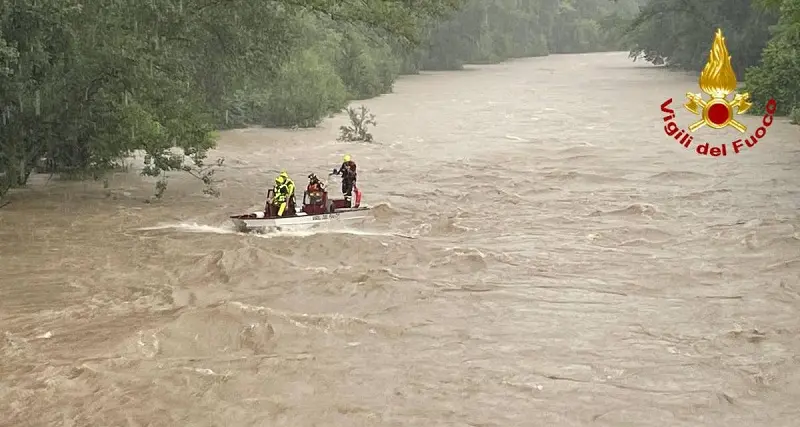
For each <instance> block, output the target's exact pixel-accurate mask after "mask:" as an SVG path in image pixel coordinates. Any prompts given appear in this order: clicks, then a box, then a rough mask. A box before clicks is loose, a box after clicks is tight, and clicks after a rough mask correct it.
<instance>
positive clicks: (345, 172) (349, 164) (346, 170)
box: [339, 160, 357, 179]
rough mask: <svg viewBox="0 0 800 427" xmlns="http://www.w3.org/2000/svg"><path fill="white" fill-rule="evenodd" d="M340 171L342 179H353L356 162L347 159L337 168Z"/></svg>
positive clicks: (355, 173)
mask: <svg viewBox="0 0 800 427" xmlns="http://www.w3.org/2000/svg"><path fill="white" fill-rule="evenodd" d="M339 170H340V171H341V172H342V178H344V179H355V178H356V175H357V172H356V162H354V161H352V160H349V161H346V162H344V163H342V167H341V168H340V169H339Z"/></svg>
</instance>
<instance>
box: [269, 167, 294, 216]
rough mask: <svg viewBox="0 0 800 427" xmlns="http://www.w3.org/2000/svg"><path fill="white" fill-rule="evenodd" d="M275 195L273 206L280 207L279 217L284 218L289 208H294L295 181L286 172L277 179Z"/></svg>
mask: <svg viewBox="0 0 800 427" xmlns="http://www.w3.org/2000/svg"><path fill="white" fill-rule="evenodd" d="M274 193H275V195H274V196H273V197H272V204H273V205H275V206H277V207H278V216H283V215H284V214H285V213H286V208H287V207H289V206H290V205H291V206H294V181H292V179H291V178H289V174H288V173H286V171H283V172H281V174H280V175H278V176H277V177H276V178H275V188H274Z"/></svg>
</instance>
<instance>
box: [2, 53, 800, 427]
mask: <svg viewBox="0 0 800 427" xmlns="http://www.w3.org/2000/svg"><path fill="white" fill-rule="evenodd" d="M689 91H691V92H700V90H699V88H698V87H697V78H696V76H693V75H690V74H682V73H674V72H668V71H666V70H664V69H661V68H657V67H653V66H649V65H643V64H640V63H631V62H630V60H629V59H627V56H626V54H624V53H603V54H589V55H556V56H550V57H544V58H533V59H524V60H517V61H512V62H509V63H504V64H499V65H489V66H480V67H469V70H467V71H463V72H439V73H424V74H422V75H418V76H409V77H403V78H402V79H400V81H399V82H398V83H397V84H396V86H395V93H393V94H390V95H386V96H382V97H380V98H377V99H371V100H367V101H363V104H364V105H366V106H367V107H368V108H369V109H370V110H371V111H372V112H374V113H375V114H376V115H377V120H378V127H377V128H375V129H374V131H373V134H374V135H375V138H376V141H377V142H376V143H374V144H363V143H340V142H336V141H335V138H336V135H337V130H338V126H339V125H342V124H344V123H345V122H346V118H345V117H344V116H343V115H339V116H337V117H335V118H332V119H329V120H327V121H326V122H325V123H324V124H322V125H321V126H320V127H318V128H316V129H312V130H295V131H292V130H275V129H247V130H237V131H227V132H223V134H222V137H221V141H220V144H219V149H218V150H217V151H216V152H215V153H212V157H216V156H224V157H225V158H226V167H225V168H224V170H223V171H222V172H221V177H222V178H224V180H225V181H224V182H223V183H222V188H221V191H222V196H221V197H220V198H211V197H205V196H203V195H202V193H201V189H202V187H201V183H200V182H199V181H197V180H194V179H190V178H188V177H186V176H181V175H175V176H174V177H173V178H171V181H170V186H169V189H168V190H167V193H166V194H165V199H164V200H163V201H161V202H156V203H152V204H146V203H143V199H145V198H146V197H147V196H149V195H150V194H152V182H149V181H146V180H145V179H143V178H141V177H139V176H138V175H137V173H136V172H135V171H132V172H130V173H127V174H126V173H118V174H116V175H115V176H114V177H113V179H112V180H111V182H110V187H109V188H108V189H104V188H102V185H100V184H98V183H68V182H61V181H56V180H50V181H49V182H46V181H47V177H36V179H34V180H33V184H32V185H31V188H30V189H27V190H24V191H22V192H19V193H16V194H14V195H13V196H12V199H11V200H12V204H11V205H9V206H6V207H5V208H3V209H0V425H2V426H271V427H277V426H342V427H359V426H418V427H423V426H480V427H490V426H498V427H510V426H579V425H596V426H609V427H621V426H659V427H660V426H671V427H679V426H729V425H732V424H736V425H741V426H771V427H779V426H787V427H788V426H796V425H798V424H797V423H798V421H797V420H798V418H800V408H799V407H798V402H800V356H798V355H800V338H799V337H798V334H799V333H800V315H798V310H799V309H800V230H799V229H798V223H799V221H798V220H799V218H800V217H799V216H798V206H799V205H800V191H799V190H798V189H799V188H800V174H798V169H799V168H800V144H798V142H800V127H797V126H790V125H788V123H787V121H786V120H785V119H776V121H775V123H774V124H773V125H772V126H771V127H770V128H769V129H768V134H767V135H766V136H765V137H764V138H763V139H762V140H761V141H760V142H759V143H758V144H757V145H756V146H754V147H752V148H745V149H744V150H743V151H742V152H741V153H740V154H738V155H733V154H732V153H731V152H730V149H731V148H730V145H729V147H728V156H727V157H724V158H722V157H720V158H711V157H704V156H700V155H697V154H695V153H694V152H693V150H691V149H684V148H683V147H682V146H681V145H680V144H678V143H677V142H675V140H673V139H670V138H669V137H668V136H666V135H665V134H664V129H663V128H664V122H663V121H662V116H663V114H662V112H661V111H660V105H661V104H662V103H663V102H664V101H665V100H666V99H668V98H670V97H672V98H673V99H674V101H673V104H672V108H673V109H675V110H676V112H677V114H678V121H679V124H680V125H681V126H682V127H686V126H688V124H689V123H690V122H692V121H694V120H695V117H691V114H690V113H688V112H687V111H686V110H685V109H684V108H683V106H682V104H683V102H684V95H685V93H686V92H689ZM361 103H362V102H359V103H355V104H354V105H359V104H361ZM739 120H740V121H741V122H742V123H744V124H745V125H747V126H748V127H749V128H750V129H751V130H755V128H756V127H757V126H758V123H759V122H760V120H761V118H760V117H752V116H747V117H743V118H741V117H740V118H739ZM698 134H699V135H704V136H705V137H706V138H707V140H708V141H711V142H718V143H722V142H729V141H732V140H735V139H736V138H739V137H740V136H741V135H740V134H738V132H736V131H735V130H720V131H709V130H701V131H698ZM698 138H699V137H696V138H695V139H696V140H697V139H698ZM345 153H349V154H351V155H352V156H353V159H354V160H355V161H356V162H357V163H358V167H359V186H360V188H361V189H362V191H363V192H364V199H365V202H366V203H368V204H370V205H372V206H375V207H376V209H375V219H374V221H371V222H368V223H366V224H363V225H352V226H347V227H342V226H332V227H328V228H323V229H319V230H315V231H303V232H282V233H277V234H270V235H262V236H257V235H243V234H238V233H235V232H234V231H233V230H232V228H231V224H230V223H229V222H228V221H227V215H230V214H235V213H240V212H251V211H254V210H256V209H257V208H258V207H259V206H263V200H262V199H263V195H264V193H265V190H266V188H268V186H270V185H271V182H272V180H273V178H274V176H275V171H278V170H280V169H282V168H286V169H287V170H288V171H289V173H290V174H291V175H292V177H293V178H294V179H295V180H296V181H297V183H298V185H299V186H304V185H305V176H306V175H307V174H308V173H310V172H315V173H317V174H319V175H320V176H323V175H326V172H328V171H330V169H332V168H333V167H335V166H337V165H338V164H339V163H341V156H342V155H343V154H345ZM337 184H338V183H337V182H333V185H334V186H336V185H337Z"/></svg>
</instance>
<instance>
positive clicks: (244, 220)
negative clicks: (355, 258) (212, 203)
mask: <svg viewBox="0 0 800 427" xmlns="http://www.w3.org/2000/svg"><path fill="white" fill-rule="evenodd" d="M369 216H370V208H368V207H360V208H348V209H338V210H337V211H336V212H333V213H326V214H318V215H308V214H305V213H303V212H299V213H298V214H297V215H296V216H291V217H285V218H257V217H256V215H255V214H250V215H237V216H232V217H231V221H233V224H234V226H236V229H237V230H238V231H240V232H253V231H255V232H265V231H270V230H284V229H293V230H294V229H308V228H313V227H316V226H319V225H322V224H326V223H332V222H353V221H359V220H364V219H367V218H369Z"/></svg>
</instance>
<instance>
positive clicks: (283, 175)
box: [280, 169, 289, 178]
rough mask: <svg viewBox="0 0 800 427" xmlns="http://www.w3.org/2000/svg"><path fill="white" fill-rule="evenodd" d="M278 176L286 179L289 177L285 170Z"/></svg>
mask: <svg viewBox="0 0 800 427" xmlns="http://www.w3.org/2000/svg"><path fill="white" fill-rule="evenodd" d="M280 176H282V177H284V178H288V177H289V173H287V172H286V169H284V170H282V171H281V175H280Z"/></svg>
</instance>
